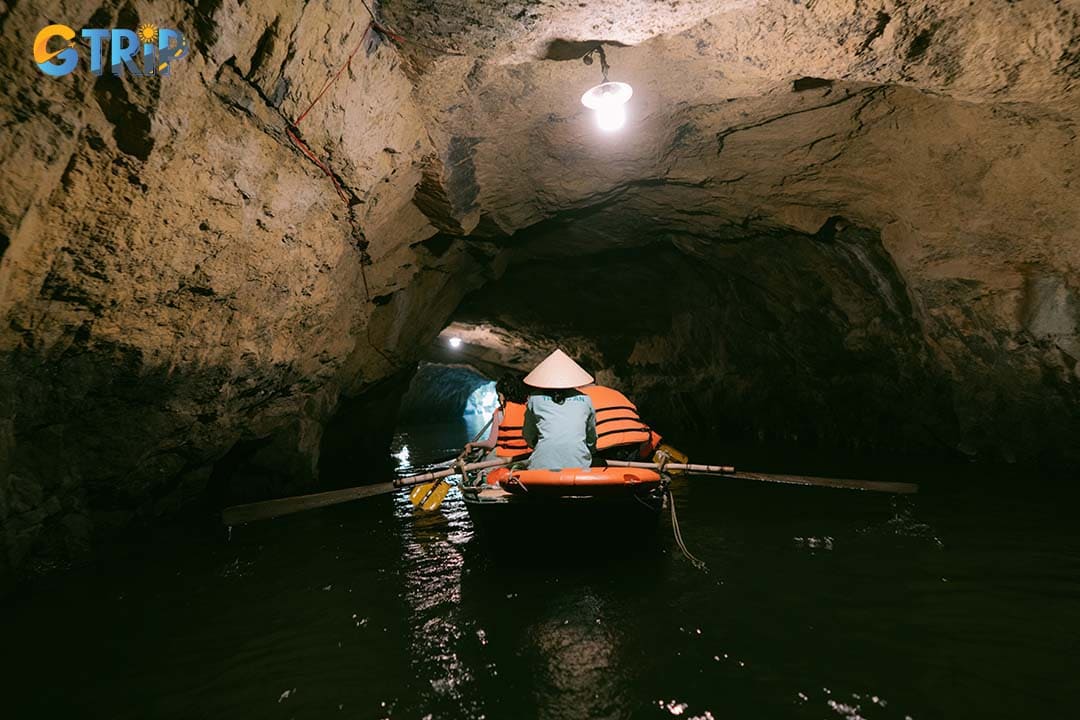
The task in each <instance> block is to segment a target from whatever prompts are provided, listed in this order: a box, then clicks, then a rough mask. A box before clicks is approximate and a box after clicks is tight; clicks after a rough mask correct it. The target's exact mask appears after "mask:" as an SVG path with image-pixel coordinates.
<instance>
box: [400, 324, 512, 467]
mask: <svg viewBox="0 0 1080 720" xmlns="http://www.w3.org/2000/svg"><path fill="white" fill-rule="evenodd" d="M448 339H449V338H446V337H442V336H440V337H439V338H437V339H436V341H435V343H434V344H435V345H442V344H445V345H446V347H447V348H448V350H449V351H450V352H458V351H459V350H465V348H464V346H463V344H461V345H458V344H457V343H455V344H454V345H455V346H456V347H455V346H451V345H450V344H449V343H447V342H446V341H447V340H448ZM496 405H497V398H496V393H495V381H494V380H493V379H492V378H490V377H488V376H486V375H484V374H482V373H481V372H480V371H479V370H477V369H475V368H474V367H472V366H470V365H468V364H464V363H454V364H451V363H443V362H429V361H421V362H420V363H419V365H418V366H417V368H416V372H415V374H414V375H413V377H412V380H411V381H410V383H409V386H408V389H407V390H406V391H405V394H404V395H403V396H402V398H401V405H400V408H399V410H398V414H397V421H396V424H395V428H394V434H393V438H392V440H391V443H390V456H391V458H392V459H393V462H394V469H395V471H397V472H399V473H407V472H409V471H416V469H417V468H421V467H423V466H425V465H427V464H431V463H434V462H441V461H446V460H449V459H452V458H453V457H455V456H456V455H457V454H458V453H459V452H460V451H461V448H462V447H464V445H465V443H467V442H468V441H469V440H471V439H472V438H474V437H475V436H476V435H477V434H478V433H480V432H482V431H483V430H484V429H485V428H486V425H487V422H488V420H489V419H490V418H491V415H492V413H493V412H494V410H495V407H496Z"/></svg>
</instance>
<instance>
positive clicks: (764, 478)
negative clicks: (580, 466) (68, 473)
mask: <svg viewBox="0 0 1080 720" xmlns="http://www.w3.org/2000/svg"><path fill="white" fill-rule="evenodd" d="M607 464H608V465H610V466H613V467H637V468H649V469H652V470H660V469H661V467H660V466H659V465H658V464H657V463H648V462H630V461H627V460H608V461H607ZM662 469H664V470H671V471H680V470H682V471H685V472H689V473H696V474H699V475H723V476H724V477H730V478H735V479H737V480H756V481H758V482H772V483H784V484H787V485H814V486H817V487H831V488H842V489H845V490H869V491H871V492H887V493H897V494H901V495H910V494H912V493H917V492H918V491H919V486H918V485H916V484H914V483H903V482H877V481H872V480H848V479H841V478H824V477H813V476H810V475H771V474H767V473H737V472H735V468H734V467H731V466H730V465H696V464H694V463H667V464H666V465H664V467H663V468H662Z"/></svg>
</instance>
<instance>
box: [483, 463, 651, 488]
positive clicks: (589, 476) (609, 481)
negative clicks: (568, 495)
mask: <svg viewBox="0 0 1080 720" xmlns="http://www.w3.org/2000/svg"><path fill="white" fill-rule="evenodd" d="M487 481H488V483H489V484H491V485H500V486H502V488H503V489H504V490H506V491H507V492H522V491H524V492H528V491H529V490H530V489H532V488H536V489H538V490H540V489H542V490H546V491H558V490H567V491H583V490H585V491H587V490H599V489H605V490H613V489H618V488H624V489H627V490H629V489H631V488H633V489H643V488H645V487H649V486H656V485H659V484H660V474H659V473H657V472H655V471H653V470H644V469H641V468H624V467H608V468H565V469H563V470H511V469H510V468H505V467H502V468H496V469H495V470H492V471H491V472H490V473H488V476H487Z"/></svg>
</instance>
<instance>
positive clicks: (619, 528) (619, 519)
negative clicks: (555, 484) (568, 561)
mask: <svg viewBox="0 0 1080 720" xmlns="http://www.w3.org/2000/svg"><path fill="white" fill-rule="evenodd" d="M470 480H471V482H470V483H468V484H466V485H465V486H463V487H462V495H463V496H464V499H465V506H466V507H467V508H468V511H469V515H470V517H471V518H472V520H473V524H474V526H475V527H476V529H477V532H478V533H479V534H480V535H481V536H483V537H486V538H488V539H489V540H491V541H492V542H493V543H494V545H495V546H496V547H503V548H512V549H513V551H514V552H523V551H538V552H541V553H545V552H547V553H550V552H557V551H559V550H564V551H565V550H569V551H571V552H574V553H580V552H581V551H583V550H584V549H586V548H589V549H595V548H609V547H611V546H617V547H620V548H625V547H628V546H632V545H635V544H638V543H644V542H648V541H650V540H651V539H652V538H653V536H654V535H655V531H656V528H657V525H658V521H659V518H660V512H661V510H663V508H664V506H665V501H664V492H663V488H662V486H657V485H649V486H636V487H635V486H626V487H624V488H622V489H618V488H613V487H603V488H592V489H590V490H589V491H587V492H583V491H582V490H581V489H580V488H578V489H575V490H568V491H567V492H566V493H564V494H559V493H554V492H552V491H551V488H546V489H545V490H544V491H539V490H540V489H539V488H537V487H535V486H534V487H533V491H525V492H522V491H521V489H520V488H515V492H507V490H506V489H505V488H503V487H500V485H499V484H489V483H488V482H487V481H486V478H485V477H483V476H480V477H474V478H471V479H470Z"/></svg>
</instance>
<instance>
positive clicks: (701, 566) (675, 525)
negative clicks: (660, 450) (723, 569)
mask: <svg viewBox="0 0 1080 720" xmlns="http://www.w3.org/2000/svg"><path fill="white" fill-rule="evenodd" d="M664 492H665V493H666V494H667V499H668V504H669V505H670V506H671V529H672V531H674V533H675V544H676V545H678V546H679V550H681V551H682V554H683V557H685V558H686V559H687V560H689V561H690V564H691V565H693V566H694V567H695V568H697V569H698V570H700V571H702V572H708V571H709V568H708V566H707V565H706V564H705V563H704V562H703V561H702V560H699V559H698V558H696V557H694V555H693V553H691V552H690V551H689V550H687V548H686V543H685V542H683V537H682V530H681V529H680V528H679V516H678V515H677V514H676V512H675V495H674V494H672V492H671V486H670V485H668V486H667V487H665V488H664Z"/></svg>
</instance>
